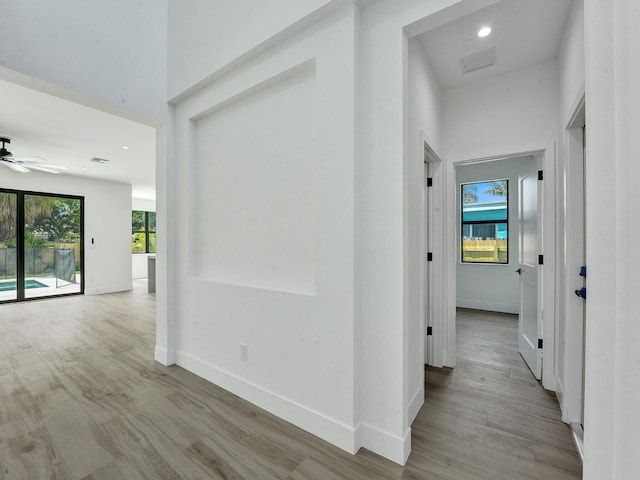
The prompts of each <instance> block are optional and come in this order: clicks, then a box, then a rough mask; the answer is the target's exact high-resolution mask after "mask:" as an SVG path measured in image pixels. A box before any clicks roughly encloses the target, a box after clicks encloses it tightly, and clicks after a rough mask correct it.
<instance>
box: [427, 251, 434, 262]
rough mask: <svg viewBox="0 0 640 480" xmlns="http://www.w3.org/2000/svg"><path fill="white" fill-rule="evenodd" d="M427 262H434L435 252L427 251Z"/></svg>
mask: <svg viewBox="0 0 640 480" xmlns="http://www.w3.org/2000/svg"><path fill="white" fill-rule="evenodd" d="M427 262H433V252H427Z"/></svg>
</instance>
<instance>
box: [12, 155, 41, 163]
mask: <svg viewBox="0 0 640 480" xmlns="http://www.w3.org/2000/svg"><path fill="white" fill-rule="evenodd" d="M11 158H12V159H13V160H15V161H16V162H22V163H47V160H46V159H45V158H42V157H38V156H37V155H12V156H11Z"/></svg>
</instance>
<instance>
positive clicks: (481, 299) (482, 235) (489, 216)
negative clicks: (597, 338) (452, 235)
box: [455, 152, 543, 379]
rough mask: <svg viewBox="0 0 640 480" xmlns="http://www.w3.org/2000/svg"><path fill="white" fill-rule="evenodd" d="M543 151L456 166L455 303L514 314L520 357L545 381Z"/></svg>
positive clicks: (463, 306) (536, 376)
mask: <svg viewBox="0 0 640 480" xmlns="http://www.w3.org/2000/svg"><path fill="white" fill-rule="evenodd" d="M542 162H543V153H542V152H531V153H524V154H517V155H505V156H501V157H497V158H492V159H482V160H475V161H466V162H461V163H459V164H456V165H455V170H456V186H455V188H456V191H457V192H458V193H457V207H456V218H457V226H456V249H457V251H458V253H457V255H456V263H455V269H456V300H455V302H456V308H465V309H472V310H475V311H487V312H498V313H501V314H510V315H512V316H513V317H512V318H513V321H514V322H515V323H517V327H518V328H517V331H518V344H519V351H520V355H521V356H522V357H523V359H524V360H525V362H526V364H527V365H528V367H529V369H530V370H531V372H532V373H533V375H534V377H535V378H536V379H540V378H541V370H542V345H541V344H540V342H539V341H538V339H540V338H542V314H541V312H542V305H543V301H542V300H543V297H542V288H541V283H542V282H541V278H542V273H543V272H542V267H541V266H540V265H539V262H538V260H539V254H540V253H541V252H542V248H541V241H540V235H539V232H540V231H541V228H540V224H541V222H542V209H541V205H539V202H538V200H539V199H540V198H541V195H538V192H539V190H540V183H541V182H540V180H539V176H538V170H539V169H538V166H539V164H542Z"/></svg>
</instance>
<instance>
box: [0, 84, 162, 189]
mask: <svg viewBox="0 0 640 480" xmlns="http://www.w3.org/2000/svg"><path fill="white" fill-rule="evenodd" d="M0 136H1V137H8V138H10V139H11V145H7V149H8V150H10V151H11V152H12V153H13V155H14V156H29V155H33V156H39V157H43V158H45V159H46V160H47V163H48V164H50V165H61V166H65V167H68V168H69V170H67V171H65V172H64V173H60V174H58V175H76V176H81V177H91V178H96V179H100V180H108V181H114V182H120V183H128V184H131V185H132V190H133V191H132V195H133V197H135V198H148V199H155V147H156V141H155V129H154V128H152V127H149V126H147V125H143V124H140V123H137V122H134V121H131V120H127V119H124V118H121V117H118V116H115V115H112V114H109V113H105V112H102V111H99V110H96V109H94V108H90V107H86V106H83V105H79V104H77V103H73V102H70V101H67V100H63V99H61V98H58V97H55V96H52V95H49V94H46V93H42V92H39V91H36V90H31V89H29V88H25V87H23V86H20V85H17V84H15V83H11V82H7V81H5V80H0ZM123 146H127V147H129V148H128V149H126V150H125V149H123V148H122V147H123ZM93 157H98V158H104V159H108V160H109V162H108V163H106V164H103V165H101V164H98V163H95V162H92V161H91V159H92V158H93ZM5 175H31V173H18V172H13V171H12V170H9V169H8V168H4V167H0V178H2V177H4V176H5ZM43 175H45V174H43Z"/></svg>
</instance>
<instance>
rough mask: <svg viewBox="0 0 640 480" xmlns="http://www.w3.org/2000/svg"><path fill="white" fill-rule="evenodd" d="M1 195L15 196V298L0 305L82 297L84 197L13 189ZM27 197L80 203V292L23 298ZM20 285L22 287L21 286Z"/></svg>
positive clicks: (0, 189) (0, 302) (8, 189)
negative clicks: (25, 205)
mask: <svg viewBox="0 0 640 480" xmlns="http://www.w3.org/2000/svg"><path fill="white" fill-rule="evenodd" d="M0 191H1V192H3V193H9V194H12V195H16V253H17V263H16V292H17V293H16V298H15V299H10V300H2V301H0V304H4V303H16V302H28V301H32V300H41V299H47V298H57V297H68V296H73V295H84V290H85V278H86V272H85V261H84V238H85V235H84V212H85V210H84V207H85V205H84V196H83V195H72V194H64V193H51V192H35V191H31V190H17V189H13V188H0ZM28 195H33V196H42V197H51V198H70V199H73V200H78V201H79V202H80V271H81V274H80V291H78V292H72V293H61V294H54V295H42V296H37V297H25V295H24V293H25V292H24V290H25V289H24V280H25V278H26V276H25V245H24V240H25V237H24V227H25V218H24V197H25V196H28ZM21 285H22V286H21Z"/></svg>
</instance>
